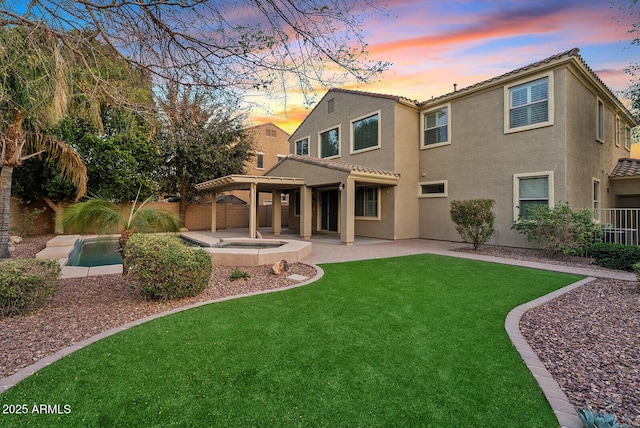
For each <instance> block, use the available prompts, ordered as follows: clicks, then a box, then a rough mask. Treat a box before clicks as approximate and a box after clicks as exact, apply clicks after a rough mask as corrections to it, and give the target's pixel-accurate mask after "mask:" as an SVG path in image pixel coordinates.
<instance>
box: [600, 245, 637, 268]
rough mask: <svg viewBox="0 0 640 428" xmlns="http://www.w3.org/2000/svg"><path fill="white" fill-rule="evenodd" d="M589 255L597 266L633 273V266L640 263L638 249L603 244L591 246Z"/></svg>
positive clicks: (631, 246)
mask: <svg viewBox="0 0 640 428" xmlns="http://www.w3.org/2000/svg"><path fill="white" fill-rule="evenodd" d="M589 255H590V256H591V257H593V259H594V261H595V264H597V265H598V266H602V267H605V268H608V269H618V270H625V271H627V272H633V265H634V264H635V263H638V262H640V247H638V246H635V245H623V244H614V243H608V242H607V243H605V242H603V243H599V244H594V245H592V246H591V248H590V249H589Z"/></svg>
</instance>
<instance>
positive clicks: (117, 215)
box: [62, 196, 125, 234]
mask: <svg viewBox="0 0 640 428" xmlns="http://www.w3.org/2000/svg"><path fill="white" fill-rule="evenodd" d="M124 223H125V217H124V216H123V215H122V212H121V211H120V209H119V207H118V205H117V204H115V203H113V202H111V201H108V200H105V199H102V198H100V197H98V196H94V197H91V198H89V199H87V200H86V201H83V202H78V203H76V204H73V205H70V206H69V207H67V208H66V209H65V210H64V213H63V217H62V224H63V225H64V228H65V229H67V228H70V229H72V230H74V231H77V232H79V233H84V232H86V231H87V230H90V229H96V231H97V232H98V233H101V234H104V233H116V232H118V231H119V229H121V228H122V227H124Z"/></svg>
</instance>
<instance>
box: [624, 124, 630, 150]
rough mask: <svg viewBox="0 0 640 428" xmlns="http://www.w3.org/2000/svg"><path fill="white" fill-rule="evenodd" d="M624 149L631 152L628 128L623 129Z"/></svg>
mask: <svg viewBox="0 0 640 428" xmlns="http://www.w3.org/2000/svg"><path fill="white" fill-rule="evenodd" d="M624 148H625V149H627V150H631V128H629V127H628V126H625V127H624Z"/></svg>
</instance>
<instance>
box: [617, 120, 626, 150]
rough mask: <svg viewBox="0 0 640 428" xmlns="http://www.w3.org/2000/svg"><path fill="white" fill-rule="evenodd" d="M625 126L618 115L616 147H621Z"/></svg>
mask: <svg viewBox="0 0 640 428" xmlns="http://www.w3.org/2000/svg"><path fill="white" fill-rule="evenodd" d="M623 133H624V128H623V127H622V121H621V120H620V118H619V117H618V116H616V141H615V143H616V147H620V141H622V138H623Z"/></svg>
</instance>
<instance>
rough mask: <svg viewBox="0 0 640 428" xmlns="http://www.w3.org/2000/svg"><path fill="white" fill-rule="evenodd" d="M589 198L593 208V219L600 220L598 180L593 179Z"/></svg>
mask: <svg viewBox="0 0 640 428" xmlns="http://www.w3.org/2000/svg"><path fill="white" fill-rule="evenodd" d="M591 199H592V201H593V203H592V205H591V208H593V219H594V220H595V221H600V180H598V179H597V178H594V179H593V185H592V186H591Z"/></svg>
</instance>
